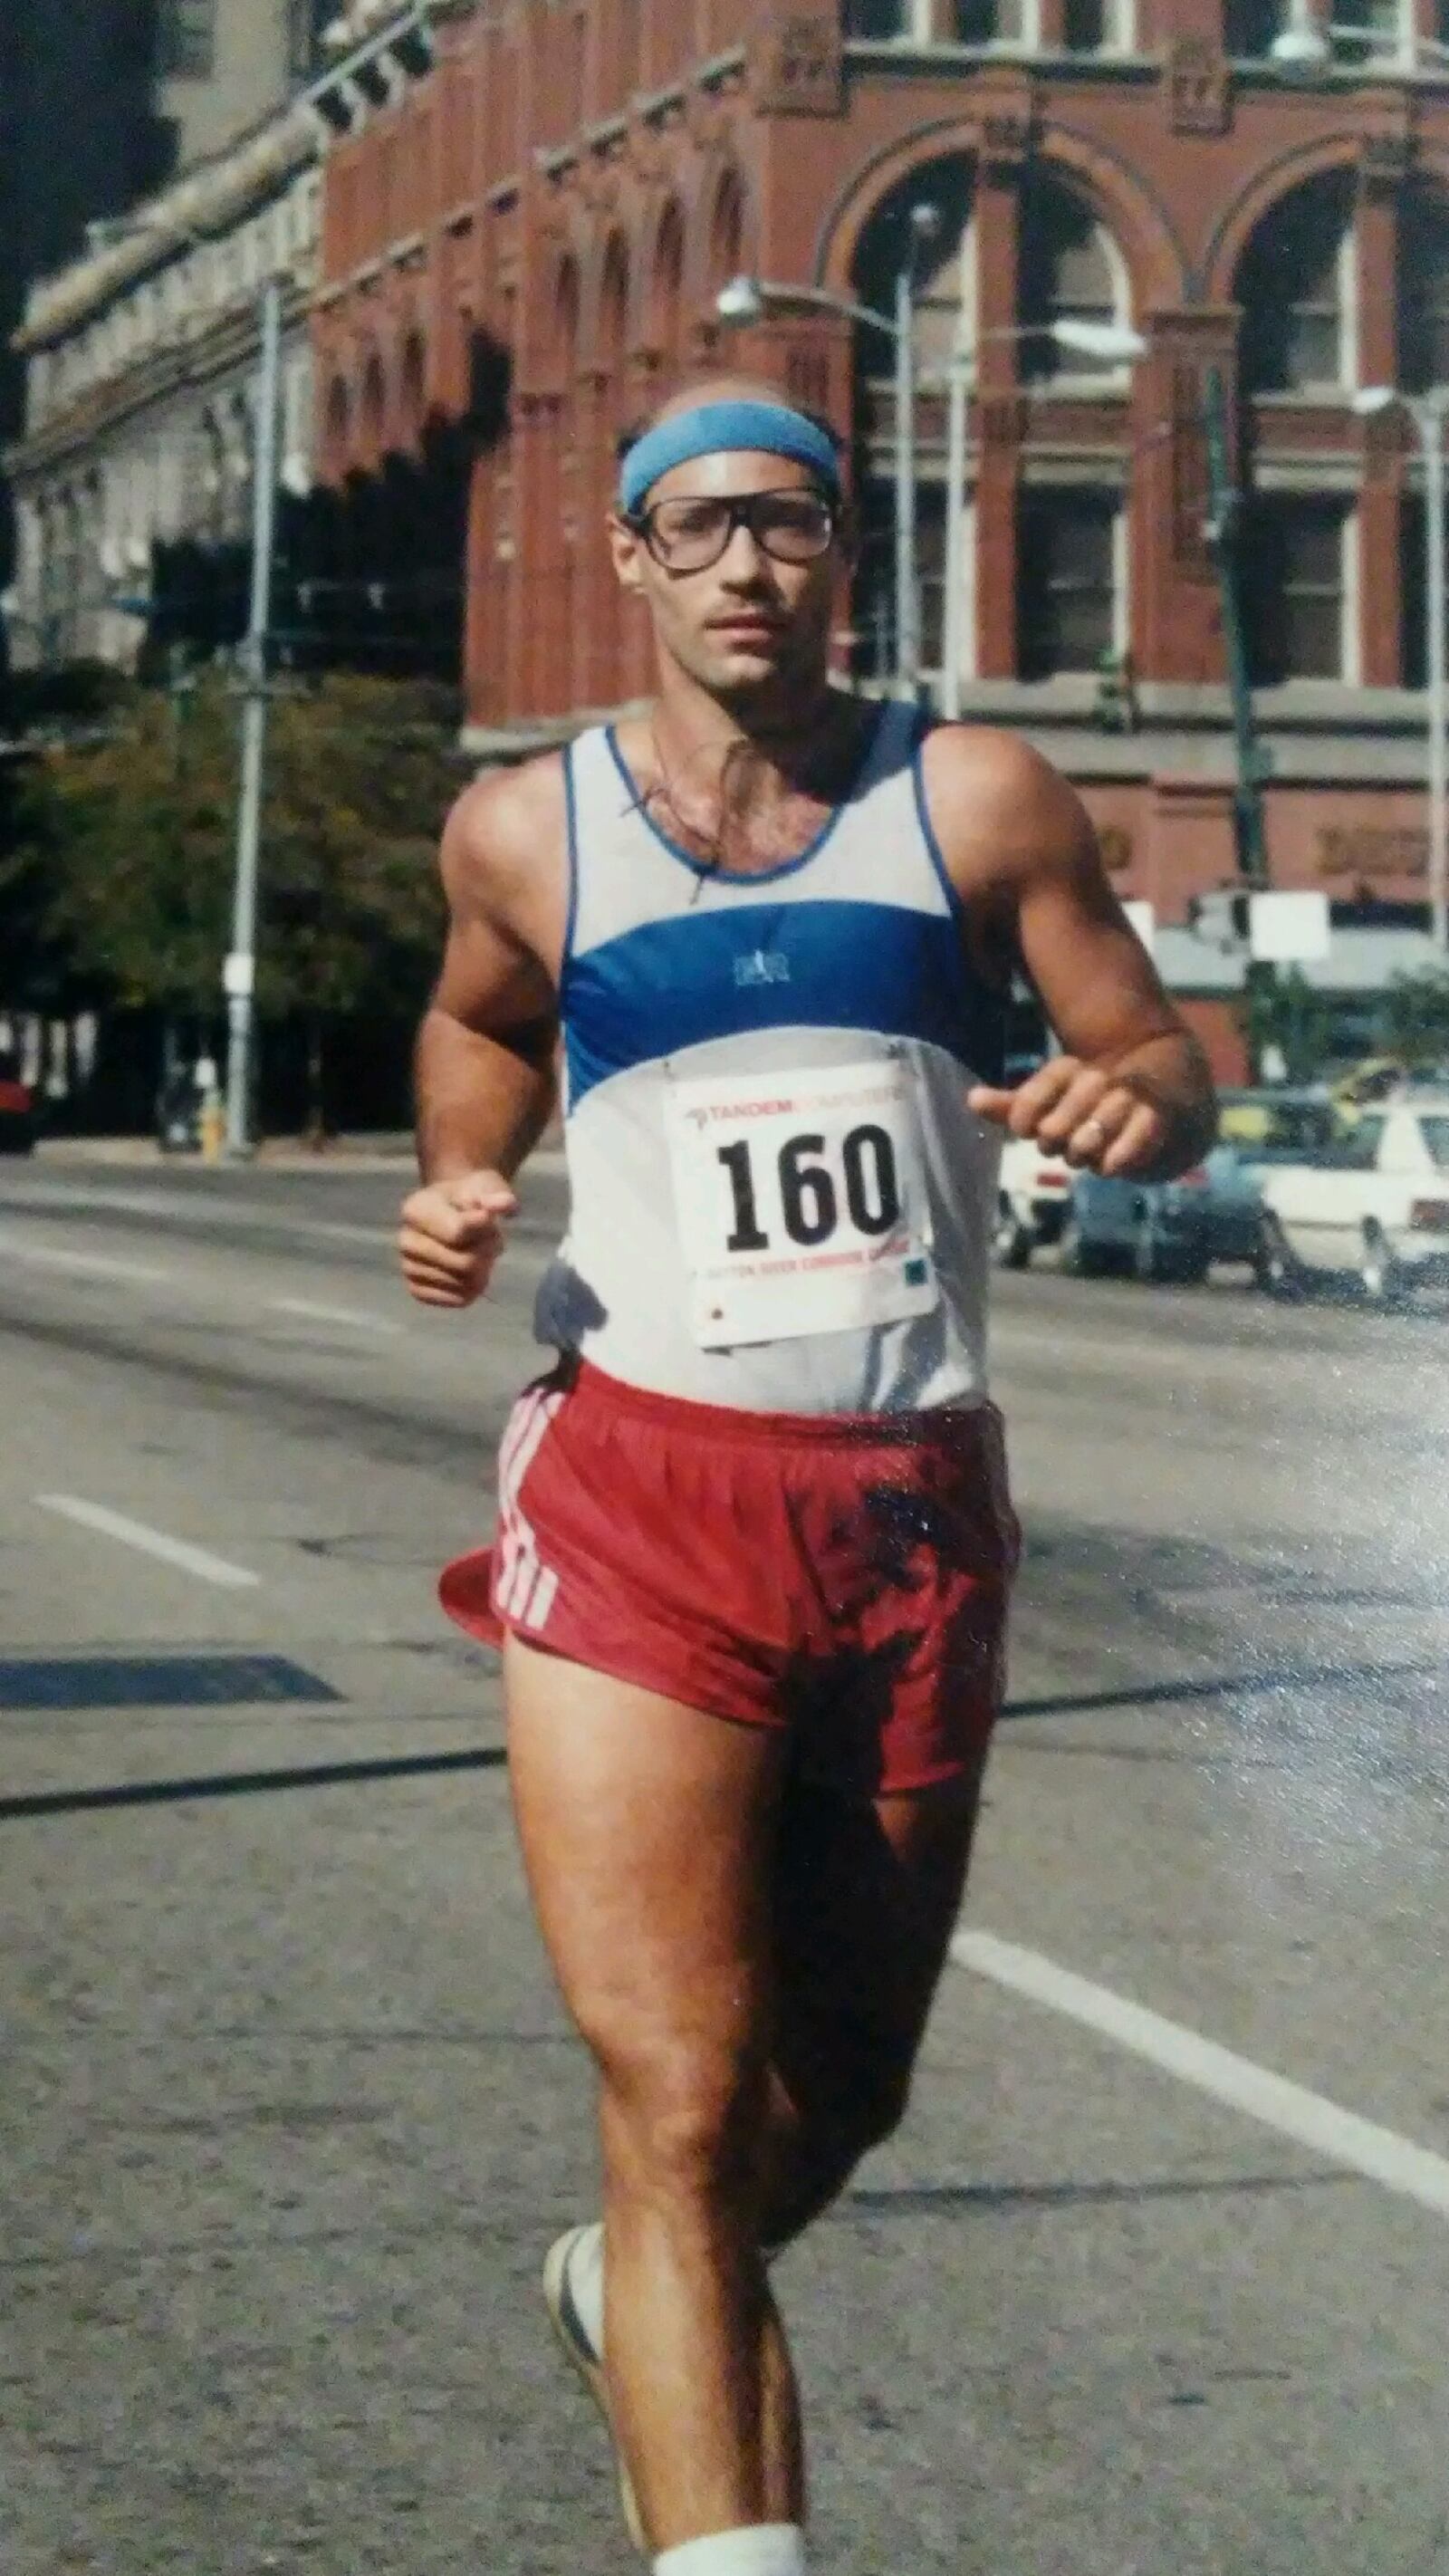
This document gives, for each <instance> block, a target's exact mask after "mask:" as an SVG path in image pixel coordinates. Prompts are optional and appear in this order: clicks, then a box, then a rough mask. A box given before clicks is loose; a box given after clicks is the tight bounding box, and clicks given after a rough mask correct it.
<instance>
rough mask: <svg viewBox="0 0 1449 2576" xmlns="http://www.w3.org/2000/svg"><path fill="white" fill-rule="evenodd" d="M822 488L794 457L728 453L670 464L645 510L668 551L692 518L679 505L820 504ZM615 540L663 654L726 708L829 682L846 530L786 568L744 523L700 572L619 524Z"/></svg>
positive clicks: (621, 570)
mask: <svg viewBox="0 0 1449 2576" xmlns="http://www.w3.org/2000/svg"><path fill="white" fill-rule="evenodd" d="M819 491H820V487H819V484H818V483H817V481H816V480H815V478H814V477H813V476H812V475H811V473H810V472H809V470H808V468H807V467H805V466H803V465H799V464H797V463H795V462H794V461H793V460H792V459H790V458H788V457H783V456H768V455H765V454H763V453H762V452H760V451H757V450H755V449H727V450H724V451H722V452H721V453H719V454H718V455H714V456H700V457H695V458H693V459H692V460H691V461H690V462H689V463H688V464H686V465H675V466H672V467H671V468H670V470H669V472H668V473H667V474H661V476H660V478H659V480H658V482H657V483H655V484H653V485H652V486H651V488H650V490H649V491H648V493H646V495H645V499H644V505H643V506H644V510H645V511H646V512H651V511H655V512H659V513H660V514H661V515H660V517H659V519H658V520H657V521H656V522H655V525H656V528H657V530H658V536H657V538H656V552H666V553H667V552H668V551H670V549H669V547H668V545H667V543H665V538H666V529H667V524H668V523H669V522H671V521H672V522H678V521H679V520H680V519H681V518H683V519H684V520H685V521H686V523H687V521H688V518H689V516H690V514H689V513H688V512H681V510H680V507H679V505H680V504H681V503H688V502H690V501H699V502H701V503H703V502H713V501H721V500H740V499H744V498H745V497H746V496H748V495H753V494H760V493H780V494H784V495H799V496H800V501H801V502H806V503H810V504H813V503H814V502H815V501H816V500H818V497H819ZM666 504H668V505H670V506H669V508H668V509H667V510H666V509H665V506H664V505H666ZM799 514H800V513H799V505H798V504H797V505H796V516H797V517H798V516H799ZM786 533H787V536H789V535H790V533H791V532H789V531H787V532H786ZM610 540H611V543H612V547H613V554H614V568H615V570H616V572H617V574H618V576H619V580H620V582H621V584H622V586H623V588H624V589H625V590H627V591H633V592H635V593H637V594H638V595H639V596H640V597H641V598H643V599H644V600H645V601H646V602H647V604H648V607H649V611H650V615H651V616H652V618H653V621H654V632H655V635H656V638H657V640H658V643H659V647H660V650H661V652H662V653H664V654H667V655H668V657H669V658H670V659H671V660H672V661H674V662H676V663H677V664H678V665H679V667H680V669H681V670H683V671H684V672H686V673H687V674H688V676H689V677H690V678H691V679H692V680H695V681H697V682H698V683H699V685H700V686H701V687H702V688H705V689H707V690H708V691H709V693H710V695H711V696H712V697H716V698H719V699H721V700H722V701H724V702H725V703H726V704H728V703H729V702H730V701H731V700H734V699H745V700H748V699H750V698H751V697H755V696H757V695H759V694H760V693H761V692H762V691H763V692H765V693H767V694H768V693H771V692H773V691H774V690H775V689H776V688H778V686H779V684H780V683H781V681H786V682H791V681H793V682H796V683H798V682H800V681H801V680H818V679H823V678H824V676H825V672H826V668H827V665H828V660H829V646H830V628H831V619H832V611H833V608H834V602H835V592H836V585H837V582H838V580H839V576H840V570H841V565H842V562H843V560H844V554H843V547H842V544H841V540H840V536H839V534H838V533H837V534H836V535H835V537H834V538H833V539H832V542H831V543H830V544H829V546H828V547H827V549H826V550H825V552H824V553H822V554H820V555H818V556H816V557H815V558H814V560H813V561H810V562H804V563H796V562H781V561H780V560H779V559H778V557H777V555H775V554H771V553H769V552H767V551H766V549H765V547H764V546H763V545H762V544H761V542H760V540H759V538H758V537H757V535H756V534H755V532H754V530H753V529H752V528H750V527H748V526H741V525H736V526H735V527H734V528H733V529H732V530H731V532H730V536H729V541H728V544H727V545H726V547H725V550H724V552H723V554H721V555H720V557H719V559H718V561H717V562H715V563H712V564H709V565H707V566H705V567H704V568H703V569H701V570H699V571H690V570H687V569H679V568H677V567H675V566H672V565H671V564H670V563H668V562H663V563H661V562H659V561H658V560H656V552H651V550H650V548H649V546H648V545H647V544H646V543H645V540H644V537H643V535H642V534H641V533H639V532H638V531H637V530H635V529H634V528H631V527H629V526H627V525H626V524H625V523H624V521H622V520H621V519H617V518H615V519H613V520H611V521H610Z"/></svg>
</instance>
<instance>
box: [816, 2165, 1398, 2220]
mask: <svg viewBox="0 0 1449 2576" xmlns="http://www.w3.org/2000/svg"><path fill="white" fill-rule="evenodd" d="M1359 2180H1360V2177H1359V2176H1358V2175H1357V2174H1354V2173H1346V2172H1345V2173H1340V2172H1339V2171H1338V2170H1337V2169H1336V2168H1335V2169H1329V2168H1327V2167H1325V2168H1324V2170H1323V2171H1322V2172H1313V2173H1303V2174H1207V2175H1185V2176H1183V2177H1181V2178H1179V2177H1177V2176H1164V2177H1162V2178H1161V2179H1159V2180H1156V2181H1152V2182H959V2183H917V2184H910V2185H907V2187H906V2188H905V2189H904V2190H902V2191H852V2192H847V2193H846V2195H845V2198H844V2199H843V2200H840V2201H837V2203H836V2205H835V2209H834V2212H833V2213H832V2214H833V2215H834V2216H835V2217H836V2218H837V2219H840V2218H850V2217H852V2216H855V2215H857V2214H859V2215H861V2216H867V2217H871V2218H925V2217H929V2216H930V2215H931V2214H932V2212H933V2211H940V2212H941V2213H942V2215H943V2216H944V2215H946V2214H947V2213H948V2212H950V2211H951V2210H957V2209H1075V2208H1078V2207H1090V2206H1091V2205H1093V2204H1094V2203H1096V2202H1103V2203H1109V2202H1112V2201H1131V2200H1189V2199H1192V2198H1194V2197H1195V2196H1196V2195H1198V2194H1200V2193H1212V2192H1224V2191H1227V2192H1236V2191H1305V2190H1308V2189H1309V2188H1314V2189H1316V2188H1318V2187H1320V2186H1321V2185H1322V2184H1324V2183H1355V2184H1356V2183H1358V2182H1359Z"/></svg>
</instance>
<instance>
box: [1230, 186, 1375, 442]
mask: <svg viewBox="0 0 1449 2576" xmlns="http://www.w3.org/2000/svg"><path fill="white" fill-rule="evenodd" d="M1352 186H1353V182H1352V180H1351V179H1350V178H1349V177H1348V176H1347V174H1346V173H1344V172H1341V171H1332V172H1328V173H1326V174H1325V175H1324V176H1323V177H1322V178H1319V179H1310V180H1309V181H1308V182H1307V183H1306V185H1305V186H1303V187H1301V188H1295V189H1294V191H1293V193H1292V195H1291V196H1289V197H1287V198H1285V199H1284V201H1283V203H1282V204H1281V205H1279V206H1276V207H1275V208H1274V210H1273V212H1272V213H1271V214H1270V215H1267V216H1265V218H1264V220H1263V222H1262V223H1261V224H1260V225H1259V226H1258V229H1257V231H1256V232H1255V233H1254V235H1253V238H1252V240H1251V241H1250V242H1249V244H1248V247H1247V249H1246V251H1245V252H1244V253H1243V256H1242V259H1241V260H1240V261H1239V263H1238V277H1237V301H1238V303H1239V304H1240V305H1241V306H1242V308H1243V345H1242V366H1243V384H1244V388H1245V390H1246V391H1247V392H1249V393H1306V392H1311V391H1313V390H1315V389H1316V388H1319V387H1327V386H1331V385H1339V384H1341V383H1342V382H1343V371H1344V339H1345V332H1344V319H1345V316H1344V310H1343V259H1342V253H1343V245H1344V240H1345V236H1346V235H1347V233H1348V231H1349V228H1350V226H1351V224H1352V222H1353V198H1352V193H1351V192H1352Z"/></svg>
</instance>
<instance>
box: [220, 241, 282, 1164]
mask: <svg viewBox="0 0 1449 2576" xmlns="http://www.w3.org/2000/svg"><path fill="white" fill-rule="evenodd" d="M281 364H282V281H281V279H280V278H279V277H273V278H269V279H268V281H267V284H266V286H265V287H264V288H263V290H262V299H261V368H260V372H259V375H258V378H257V419H256V447H255V453H254V458H253V467H252V586H251V613H250V616H249V619H248V623H247V634H246V642H245V644H244V645H243V648H242V653H243V665H242V668H243V691H244V695H243V705H242V757H241V796H240V801H239V804H238V807H237V835H236V879H235V885H234V890H233V898H232V924H231V950H230V953H229V955H228V957H227V959H226V963H225V965H224V967H223V969H222V984H223V989H224V991H225V993H226V1011H227V1059H226V1150H227V1152H228V1154H231V1155H234V1156H245V1155H246V1154H249V1153H250V1151H251V1142H252V1117H251V1108H252V1080H253V1053H254V1047H253V1038H254V1032H255V1026H256V1016H255V1003H256V963H257V960H256V949H257V877H258V863H259V859H260V853H261V830H262V789H263V783H264V777H265V768H266V750H267V636H268V631H269V629H270V626H271V617H272V557H273V554H274V551H275V545H276V518H277V426H278V420H277V415H278V411H279V408H280V402H279V396H280V389H281Z"/></svg>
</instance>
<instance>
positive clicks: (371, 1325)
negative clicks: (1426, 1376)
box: [267, 1297, 402, 1333]
mask: <svg viewBox="0 0 1449 2576" xmlns="http://www.w3.org/2000/svg"><path fill="white" fill-rule="evenodd" d="M267 1305H268V1307H269V1308H270V1309H271V1311H272V1312H273V1313H274V1314H277V1315H300V1316H302V1317H303V1318H304V1320H305V1321H306V1322H308V1323H311V1324H354V1325H356V1327H357V1328H358V1330H359V1331H360V1332H364V1333H400V1332H401V1331H402V1326H401V1324H399V1323H398V1322H397V1321H396V1319H395V1317H393V1316H391V1315H368V1314H364V1312H363V1310H362V1308H361V1307H360V1306H323V1305H320V1304H319V1303H318V1302H317V1300H316V1299H315V1298H313V1297H269V1298H268V1299H267Z"/></svg>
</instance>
